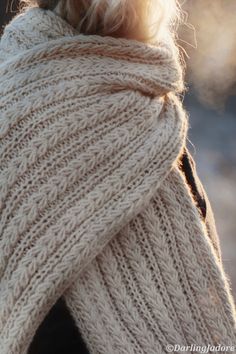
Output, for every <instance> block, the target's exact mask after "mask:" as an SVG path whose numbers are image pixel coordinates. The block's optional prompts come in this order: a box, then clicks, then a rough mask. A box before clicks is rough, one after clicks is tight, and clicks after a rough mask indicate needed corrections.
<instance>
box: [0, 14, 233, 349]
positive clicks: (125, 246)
mask: <svg viewBox="0 0 236 354" xmlns="http://www.w3.org/2000/svg"><path fill="white" fill-rule="evenodd" d="M0 63H1V64H0V217H1V221H0V252H1V254H0V333H1V338H0V348H1V349H0V351H1V354H25V353H26V352H27V348H28V347H29V344H30V342H31V340H32V338H33V336H34V333H35V331H36V329H37V327H38V326H39V324H40V323H41V321H42V320H43V318H44V316H45V315H46V313H47V312H48V311H49V309H50V307H51V306H52V305H53V304H54V303H55V302H56V301H57V299H58V298H59V297H60V296H62V295H63V296H64V297H65V300H66V302H67V305H68V306H69V308H70V311H71V313H72V314H73V316H74V319H75V321H76V323H77V324H78V327H79V329H80V331H81V333H82V336H83V338H84V340H85V342H86V344H87V346H88V348H89V350H90V352H91V354H121V353H122V354H162V353H166V351H167V350H166V345H167V344H181V345H186V344H198V345H204V344H205V345H206V344H212V345H214V344H217V343H220V344H222V345H230V344H231V345H235V344H236V335H235V310H234V304H233V301H232V297H231V295H230V291H229V286H228V283H227V280H226V279H225V274H224V271H223V269H222V265H221V263H220V260H219V259H218V258H217V256H216V253H215V251H214V248H213V246H212V244H211V243H210V240H209V238H208V236H207V231H206V228H205V226H204V223H203V222H202V220H201V218H200V214H199V213H198V210H197V207H196V205H195V203H194V200H193V198H192V196H191V193H190V191H189V188H188V186H187V184H186V181H185V180H184V178H183V176H182V174H181V173H180V171H179V168H178V165H177V161H178V159H179V156H180V154H181V153H182V151H183V148H184V146H185V139H186V131H187V119H186V115H185V113H184V111H183V109H182V107H181V103H180V102H179V100H178V98H177V97H175V93H176V92H178V91H181V89H182V73H181V67H180V65H179V62H178V57H177V51H176V50H175V48H174V46H173V44H167V43H157V45H156V46H149V45H146V44H142V43H139V42H136V41H131V40H125V39H113V38H109V37H104V38H102V37H99V36H84V35H79V34H78V33H76V31H75V30H74V29H73V28H72V27H70V26H69V25H68V24H67V23H65V22H64V21H63V20H62V19H60V18H59V17H57V16H56V15H55V14H53V13H52V12H50V11H44V10H40V9H36V8H35V9H31V10H27V11H26V12H25V13H24V14H22V15H19V16H17V17H16V18H15V19H14V20H13V21H12V22H11V23H10V24H9V25H8V26H7V27H6V29H5V32H4V34H3V37H2V39H1V43H0Z"/></svg>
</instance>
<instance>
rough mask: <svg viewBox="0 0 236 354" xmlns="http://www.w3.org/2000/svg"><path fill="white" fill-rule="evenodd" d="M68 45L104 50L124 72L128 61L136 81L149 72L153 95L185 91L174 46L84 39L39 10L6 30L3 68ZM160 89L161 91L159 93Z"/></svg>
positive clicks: (0, 52)
mask: <svg viewBox="0 0 236 354" xmlns="http://www.w3.org/2000/svg"><path fill="white" fill-rule="evenodd" d="M66 41H67V42H68V43H69V42H71V41H73V43H74V44H73V45H76V46H78V47H79V46H80V44H82V43H86V44H88V46H91V47H93V46H94V47H95V46H96V48H103V52H102V53H98V55H101V56H103V57H105V56H108V57H112V58H114V60H120V65H121V66H120V68H121V70H122V60H125V62H126V63H129V64H130V70H131V71H132V72H133V73H135V74H136V76H137V77H139V76H140V71H142V73H144V72H146V79H147V80H151V81H152V86H153V88H151V89H150V91H153V92H154V95H155V94H156V93H157V94H159V93H160V94H165V93H167V92H170V91H175V92H181V91H182V90H183V80H182V68H181V65H180V63H179V60H178V53H177V50H176V46H175V45H174V44H173V43H169V42H168V43H167V42H158V43H156V45H149V44H145V43H141V42H138V41H135V40H130V39H123V38H113V37H101V36H97V35H83V34H80V33H79V32H78V31H77V30H76V29H74V28H73V27H72V26H71V25H69V24H68V23H67V22H66V21H65V20H63V19H62V18H60V17H59V16H58V15H57V14H55V13H54V12H52V11H50V10H45V9H40V8H38V7H34V8H29V9H27V10H26V11H25V12H23V13H21V14H19V15H17V16H16V17H15V18H14V19H13V20H12V21H11V22H10V23H9V24H8V25H7V26H6V28H5V30H4V33H3V36H2V38H1V41H0V64H1V62H2V63H3V62H6V61H8V60H9V63H10V62H11V61H12V60H18V62H20V61H21V60H22V55H26V54H27V52H29V51H36V52H37V49H39V48H40V47H41V48H42V47H48V48H52V47H53V45H55V44H56V43H57V44H58V45H59V46H60V45H61V44H62V45H63V43H65V42H66ZM121 48H122V50H121ZM93 52H94V51H93ZM142 79H143V78H142ZM159 86H161V87H162V89H161V90H160V92H159V89H158V88H159Z"/></svg>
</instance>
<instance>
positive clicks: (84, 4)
mask: <svg viewBox="0 0 236 354" xmlns="http://www.w3.org/2000/svg"><path fill="white" fill-rule="evenodd" d="M22 2H24V3H27V4H28V5H30V6H32V5H38V6H39V7H42V8H48V9H50V10H52V11H54V12H56V13H57V14H58V15H59V16H61V17H62V18H64V19H65V20H66V21H67V22H69V23H70V24H71V25H72V26H73V27H75V28H77V29H78V30H79V31H80V32H81V33H84V34H97V35H102V36H113V37H122V38H127V39H136V40H139V41H144V42H152V41H155V40H156V38H157V36H163V35H169V34H170V33H171V30H172V24H173V23H174V22H175V19H176V18H177V12H178V6H177V1H175V0H22Z"/></svg>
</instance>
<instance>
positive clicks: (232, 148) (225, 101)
mask: <svg viewBox="0 0 236 354" xmlns="http://www.w3.org/2000/svg"><path fill="white" fill-rule="evenodd" d="M0 1H1V3H0V27H1V29H2V28H3V26H4V25H5V24H6V23H7V22H8V21H9V20H10V18H11V17H12V16H14V14H15V13H16V9H17V5H18V3H17V0H9V1H10V3H8V4H7V2H8V1H7V0H0ZM182 7H183V9H184V15H183V17H184V21H183V24H182V25H181V26H180V29H179V45H180V47H181V48H182V52H183V53H185V54H184V55H185V62H186V85H187V93H186V95H185V100H184V105H185V107H186V110H187V111H188V113H189V117H190V130H189V140H190V142H189V148H190V151H191V153H192V155H193V156H194V159H195V161H196V164H197V171H198V174H199V176H200V178H201V180H202V182H203V185H204V187H205V189H206V191H207V193H208V196H209V199H210V201H211V203H212V207H213V211H214V213H215V218H216V224H217V228H218V233H219V237H220V243H221V248H222V257H223V261H224V267H225V270H226V273H227V274H228V277H229V279H230V282H231V286H232V289H233V293H234V296H235V299H236V25H235V23H236V1H235V0H214V1H213V0H185V1H184V2H183V0H182Z"/></svg>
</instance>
